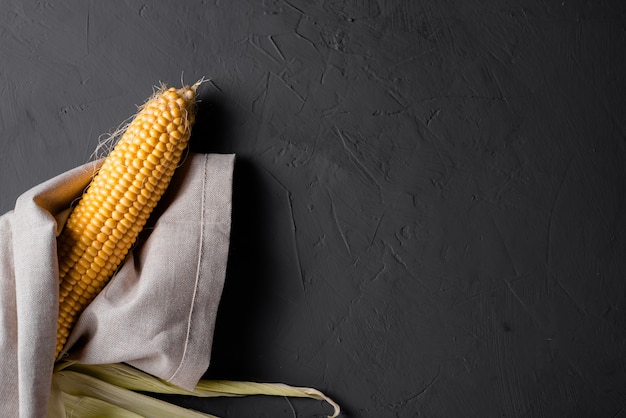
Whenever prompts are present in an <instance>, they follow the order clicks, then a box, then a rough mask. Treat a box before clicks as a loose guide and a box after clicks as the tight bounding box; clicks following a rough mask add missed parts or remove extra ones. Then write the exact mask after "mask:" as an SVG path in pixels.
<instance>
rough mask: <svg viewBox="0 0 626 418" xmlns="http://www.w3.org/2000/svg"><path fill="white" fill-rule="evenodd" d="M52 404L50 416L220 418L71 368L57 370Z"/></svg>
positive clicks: (54, 375) (53, 380)
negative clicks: (109, 412)
mask: <svg viewBox="0 0 626 418" xmlns="http://www.w3.org/2000/svg"><path fill="white" fill-rule="evenodd" d="M51 395H52V396H51V401H50V403H49V409H48V415H49V416H51V417H77V416H79V417H83V416H85V415H82V413H83V411H85V412H86V413H92V414H93V415H86V416H100V417H102V416H109V415H108V414H106V413H104V412H100V413H99V414H98V413H97V412H98V411H102V409H100V408H103V409H104V410H105V411H106V410H107V409H108V410H109V411H111V412H112V413H113V414H114V415H113V416H116V417H123V418H136V417H137V416H139V417H146V416H149V417H173V416H175V417H181V418H183V417H184V418H200V417H203V418H206V417H210V418H217V417H215V416H213V415H209V414H204V413H201V412H197V411H192V410H190V409H186V408H182V407H180V406H177V405H173V404H170V403H168V402H165V401H161V400H159V399H154V398H151V397H149V396H147V395H143V394H141V393H137V392H134V391H132V390H128V389H126V388H123V387H119V386H116V385H114V384H111V383H108V382H105V381H103V380H100V379H98V378H96V377H93V376H89V375H86V374H83V373H80V372H76V371H71V370H68V369H64V370H57V371H55V372H54V374H53V377H52V392H51Z"/></svg>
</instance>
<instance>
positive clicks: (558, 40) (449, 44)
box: [0, 0, 626, 418]
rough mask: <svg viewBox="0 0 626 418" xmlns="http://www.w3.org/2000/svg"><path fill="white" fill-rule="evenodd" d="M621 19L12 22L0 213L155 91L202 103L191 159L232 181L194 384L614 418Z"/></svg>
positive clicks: (114, 16)
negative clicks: (219, 155) (213, 316)
mask: <svg viewBox="0 0 626 418" xmlns="http://www.w3.org/2000/svg"><path fill="white" fill-rule="evenodd" d="M625 10H626V5H625V3H624V2H620V1H568V0H564V1H553V2H550V1H538V0H524V1H500V0H488V1H478V0H471V1H448V0H443V1H435V0H423V1H417V0H415V1H411V0H361V1H356V0H346V1H339V0H326V1H322V0H318V1H305V0H283V1H280V0H264V1H250V0H246V1H232V2H228V1H219V0H215V1H199V0H190V1H169V2H168V1H153V2H141V1H101V2H96V1H72V2H68V1H65V2H63V1H61V2H31V1H17V0H5V1H2V2H1V3H0V144H2V152H1V153H0V179H1V182H0V193H1V196H2V199H1V200H0V209H1V212H6V211H7V210H10V209H11V208H12V207H13V204H14V201H15V199H16V197H17V196H18V195H19V194H21V193H22V192H23V191H25V190H26V189H28V188H29V187H31V186H33V185H35V184H37V183H39V182H41V181H43V180H45V179H47V178H50V177H52V176H54V175H56V174H59V173H60V172H62V171H64V170H67V169H69V168H71V167H74V166H76V165H79V164H82V163H84V162H85V161H87V160H88V159H89V157H90V154H91V152H92V151H93V150H94V148H95V147H96V144H97V143H98V137H99V135H100V134H102V133H106V132H109V131H111V130H112V129H113V128H115V127H117V126H118V124H120V123H121V122H122V121H123V120H124V119H126V118H127V117H128V116H130V115H131V114H132V113H133V112H134V111H135V105H136V104H140V103H142V102H143V100H144V99H145V98H146V97H147V96H148V95H149V94H150V93H151V91H152V86H154V85H155V84H157V83H158V82H159V81H163V82H165V83H168V84H173V85H179V84H180V79H181V76H182V77H184V81H185V82H193V81H195V80H197V79H198V78H200V77H202V76H205V77H209V78H211V79H212V81H211V83H207V84H205V85H204V86H203V87H202V90H201V98H202V99H203V103H202V106H201V111H200V113H199V115H198V123H197V126H196V128H195V132H194V142H195V144H194V147H195V149H196V150H198V151H208V152H227V153H231V152H234V153H236V154H237V155H238V163H237V167H236V172H235V189H234V213H233V240H232V247H231V255H230V259H229V271H228V277H227V284H226V288H225V291H224V295H223V300H222V305H221V306H220V312H219V318H218V324H217V331H216V339H215V346H214V354H213V357H212V365H211V367H210V369H209V371H208V372H207V374H206V376H207V377H223V378H230V379H253V380H258V381H276V382H284V383H289V384H293V385H302V386H312V387H316V388H318V389H320V390H323V391H324V392H326V393H327V394H329V395H330V396H332V397H333V398H335V399H336V400H337V401H338V402H339V403H340V404H341V406H342V407H343V409H344V413H345V415H344V416H349V417H372V418H373V417H383V418H386V417H417V416H420V417H623V416H626V411H625V407H626V362H625V354H626V353H625V346H626V334H625V331H626V299H625V296H626V280H625V278H626V277H625V276H626V261H625V260H626V258H625V257H624V255H625V254H626V194H625V190H626V158H625V157H626V106H625V105H626V101H625V99H624V95H625V93H626V88H625V87H626V78H625V74H626V59H625V57H624V51H625V47H626V14H625ZM174 400H175V401H176V402H179V403H181V404H185V405H189V406H192V407H195V408H198V409H200V410H203V411H206V412H211V413H215V414H220V415H225V416H228V417H292V416H299V417H303V416H321V415H323V414H324V413H327V412H329V409H328V408H327V407H326V406H325V405H324V404H322V403H319V402H316V401H291V403H289V402H288V401H287V400H285V399H281V398H279V399H265V398H252V399H245V400H228V401H221V400H200V401H199V400H187V399H179V398H176V399H174Z"/></svg>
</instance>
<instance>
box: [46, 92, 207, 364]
mask: <svg viewBox="0 0 626 418" xmlns="http://www.w3.org/2000/svg"><path fill="white" fill-rule="evenodd" d="M197 86H198V84H196V85H194V86H191V87H183V88H181V89H175V88H169V89H165V88H163V89H162V90H160V91H159V92H157V93H156V94H155V95H153V96H152V97H151V98H150V99H149V100H148V101H147V102H146V103H145V104H144V105H143V106H142V107H141V108H140V110H139V113H138V114H137V115H136V116H135V119H134V120H133V121H132V122H131V123H130V125H129V126H128V127H127V129H126V131H125V132H124V134H123V135H122V137H121V138H120V140H119V142H118V143H117V144H116V145H115V147H114V149H113V150H112V151H111V153H110V154H109V155H108V156H107V158H106V159H105V160H104V162H103V164H102V166H101V168H100V169H99V171H98V173H97V174H96V175H95V176H94V178H93V180H92V182H91V184H90V185H89V188H88V189H87V191H86V192H85V193H84V194H83V196H82V197H81V199H80V201H79V202H78V204H77V205H76V207H75V208H74V209H73V210H72V213H71V214H70V216H69V218H68V219H67V222H66V224H65V226H64V228H63V231H62V232H61V234H60V236H59V237H58V240H57V248H58V257H59V286H60V287H59V319H58V329H57V344H56V354H55V358H58V357H59V354H60V353H61V351H62V350H63V347H64V345H65V343H66V342H67V338H68V336H69V334H70V331H71V329H72V327H73V325H74V323H75V322H76V320H77V319H78V316H79V315H80V314H81V312H82V311H83V310H84V309H85V307H86V306H87V305H88V304H89V303H90V302H91V301H92V300H93V298H94V297H95V296H96V295H97V294H98V292H100V291H101V290H102V288H103V287H104V286H105V285H106V283H107V282H108V280H109V279H110V278H111V276H112V275H113V274H114V273H115V271H116V270H117V269H118V268H119V266H120V264H121V263H122V261H123V260H124V258H125V257H126V255H127V254H128V252H129V250H130V249H131V247H132V245H133V244H134V243H135V240H136V239H137V236H138V235H139V233H140V231H141V229H142V228H143V226H144V225H145V223H146V221H147V220H148V217H149V216H150V213H151V212H152V209H153V208H154V207H155V206H156V204H157V202H158V200H159V199H160V197H161V196H162V195H163V193H164V192H165V189H166V188H167V186H168V184H169V182H170V179H171V177H172V175H173V173H174V170H175V169H176V167H177V166H178V164H179V163H180V160H181V157H182V155H183V151H184V150H185V147H186V146H187V142H188V140H189V136H190V131H191V126H192V125H193V122H194V117H195V90H196V88H197Z"/></svg>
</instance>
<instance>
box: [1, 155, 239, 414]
mask: <svg viewBox="0 0 626 418" xmlns="http://www.w3.org/2000/svg"><path fill="white" fill-rule="evenodd" d="M234 160H235V158H234V155H218V154H193V153H190V154H189V155H188V156H187V158H186V160H185V162H184V163H183V165H182V166H181V167H179V168H178V169H177V171H176V173H175V174H174V178H173V179H172V182H171V183H170V186H169V188H168V190H167V192H166V194H165V195H164V196H163V198H162V200H161V202H160V203H159V205H158V206H157V208H156V209H155V212H154V213H153V216H152V217H151V220H150V221H149V223H148V225H147V227H146V229H144V232H143V233H142V235H141V236H140V239H139V240H138V244H137V245H136V246H135V248H134V249H133V252H132V254H131V255H130V256H129V257H128V258H127V260H126V261H125V263H124V265H123V266H122V268H121V269H120V270H119V271H118V273H117V274H116V275H115V276H114V277H113V278H112V280H111V281H110V282H109V284H108V285H107V286H106V287H105V289H104V290H103V291H102V292H101V293H100V294H99V295H98V296H97V297H96V299H95V300H94V301H93V302H92V303H91V304H90V305H89V307H88V308H87V309H86V310H85V311H84V312H83V314H82V315H81V317H80V319H79V321H78V323H77V324H76V326H75V328H74V330H73V331H72V334H71V335H70V338H69V341H68V344H67V346H66V351H67V352H68V359H73V360H77V361H79V362H82V363H89V364H102V363H117V362H126V363H128V364H130V365H132V366H134V367H137V368H139V369H141V370H143V371H145V372H148V373H150V374H152V375H155V376H157V377H160V378H162V379H165V380H168V381H170V382H171V383H174V384H176V385H178V386H181V387H183V388H186V389H190V390H191V389H193V388H194V386H195V385H196V383H197V382H198V381H199V379H200V378H201V377H202V374H203V373H204V372H205V371H206V369H207V367H208V365H209V357H210V352H211V345H212V340H213V331H214V326H215V318H216V313H217V307H218V304H219V300H220V297H221V293H222V287H223V283H224V277H225V272H226V262H227V258H228V246H229V239H230V223H231V198H232V174H233V167H234ZM98 164H100V162H93V163H89V164H86V165H84V166H81V167H78V168H75V169H73V170H71V171H68V172H66V173H64V174H61V175H59V176H58V177H55V178H53V179H51V180H49V181H47V182H45V183H42V184H40V185H38V186H36V187H34V188H33V189H31V190H29V191H27V192H26V193H24V194H23V195H22V196H20V197H19V198H18V200H17V202H16V205H15V209H14V210H12V211H11V212H9V213H7V214H4V215H3V216H1V217H0V415H1V416H6V417H12V416H20V417H43V416H45V413H46V408H47V404H48V397H49V393H50V383H51V377H52V371H53V363H54V358H53V357H54V351H55V339H56V323H57V313H58V263H57V258H56V257H57V256H56V236H57V235H58V233H59V232H60V229H61V228H62V226H63V224H64V222H65V219H66V218H67V215H68V209H67V208H68V207H69V206H70V204H71V203H72V201H74V200H75V199H76V198H78V197H79V196H80V195H81V194H82V192H83V191H84V189H85V188H86V186H87V185H88V184H89V181H90V179H91V177H92V175H93V173H94V171H95V170H96V169H97V167H98Z"/></svg>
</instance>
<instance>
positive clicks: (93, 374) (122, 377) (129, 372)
mask: <svg viewBox="0 0 626 418" xmlns="http://www.w3.org/2000/svg"><path fill="white" fill-rule="evenodd" d="M63 373H66V374H67V373H76V374H80V375H83V376H87V377H90V378H92V379H95V381H99V382H102V384H103V385H110V386H113V387H115V388H118V389H120V390H125V391H126V392H130V393H132V394H135V392H134V391H141V392H149V393H159V394H169V395H187V396H196V397H218V396H249V395H269V396H286V397H298V398H311V399H316V400H321V401H325V402H327V403H329V404H330V405H331V406H332V407H333V415H331V416H330V418H334V417H337V416H338V415H339V412H340V409H339V405H337V404H336V403H335V402H334V401H333V400H332V399H330V398H329V397H327V396H326V395H324V394H323V393H322V392H320V391H318V390H316V389H312V388H304V387H294V386H288V385H284V384H282V383H256V382H237V381H228V380H202V381H200V382H199V383H198V385H197V386H196V388H195V390H193V391H188V390H185V389H182V388H180V387H178V386H176V385H173V384H171V383H168V382H166V381H164V380H162V379H158V378H156V377H154V376H152V375H150V374H147V373H144V372H142V371H140V370H137V369H135V368H133V367H131V366H128V365H126V364H121V363H117V364H104V365H87V364H79V363H72V362H62V363H60V364H59V365H58V366H57V367H56V368H55V376H56V375H57V374H63ZM53 390H54V388H53ZM63 392H66V391H65V390H63ZM137 395H139V394H137ZM141 396H143V395H141ZM150 399H152V398H150ZM142 411H143V410H142ZM186 411H188V410H186ZM180 416H181V417H183V416H191V415H180ZM194 416H196V415H194ZM202 416H206V415H202Z"/></svg>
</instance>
